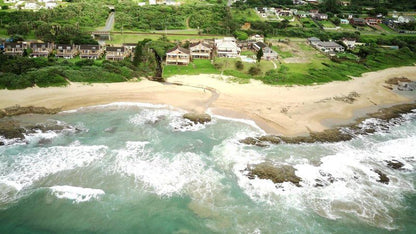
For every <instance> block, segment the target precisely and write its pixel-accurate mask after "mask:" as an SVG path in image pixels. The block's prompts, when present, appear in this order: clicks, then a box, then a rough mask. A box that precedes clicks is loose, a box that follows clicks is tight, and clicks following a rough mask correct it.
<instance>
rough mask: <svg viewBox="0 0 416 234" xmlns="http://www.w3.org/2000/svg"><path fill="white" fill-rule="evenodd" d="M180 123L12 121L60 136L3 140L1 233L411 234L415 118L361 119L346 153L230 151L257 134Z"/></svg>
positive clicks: (156, 116)
mask: <svg viewBox="0 0 416 234" xmlns="http://www.w3.org/2000/svg"><path fill="white" fill-rule="evenodd" d="M184 113H185V112H184V111H182V110H178V109H174V108H172V107H169V106H163V105H148V104H140V103H113V104H108V105H102V106H95V107H87V108H80V109H77V110H74V111H66V112H62V113H59V114H56V115H48V116H44V115H26V116H18V117H13V118H14V119H16V120H18V121H20V122H24V123H33V124H35V123H53V124H56V125H61V126H65V128H63V129H62V130H60V131H52V130H49V131H43V132H42V131H37V132H34V133H30V134H27V135H26V136H25V137H26V139H25V140H24V141H21V140H5V139H0V140H2V141H3V142H4V143H6V144H5V145H3V146H0V233H57V232H59V233H61V232H63V233H387V232H401V233H414V232H415V230H416V191H415V185H416V184H415V181H416V170H415V167H416V112H415V113H409V114H405V115H403V116H402V118H401V119H400V120H394V121H390V122H389V123H380V121H379V120H377V119H368V120H366V121H365V122H364V123H363V124H362V127H368V126H372V127H373V128H376V129H377V131H376V132H375V133H372V134H369V135H358V136H356V137H355V138H354V139H353V140H351V141H347V142H338V143H312V144H306V143H305V144H280V145H272V144H270V145H269V146H268V147H258V146H253V145H245V144H242V143H240V142H239V140H241V139H244V138H245V137H248V136H260V135H263V134H265V133H264V131H263V130H262V129H260V128H259V127H257V126H256V125H255V123H254V122H252V121H249V120H239V119H230V118H225V117H222V116H216V115H213V120H212V121H211V122H210V123H206V124H192V123H191V122H189V121H187V120H184V119H183V118H182V115H183V114H184ZM391 161H394V162H400V163H402V167H401V168H400V169H394V168H392V167H391V165H389V162H391ZM263 162H267V163H269V164H271V165H276V166H278V165H290V166H292V167H293V168H294V169H295V170H296V171H295V173H296V175H297V176H298V177H300V178H301V182H300V184H299V185H300V186H296V185H294V184H292V183H290V182H284V183H280V184H274V183H273V182H272V181H271V180H266V179H260V178H258V177H256V178H254V179H253V178H251V179H250V178H249V177H248V176H247V170H246V169H247V167H248V166H249V165H256V164H259V163H263ZM376 171H379V172H382V173H383V174H384V175H386V176H387V177H388V179H389V181H388V183H381V182H379V179H380V175H379V174H378V173H376Z"/></svg>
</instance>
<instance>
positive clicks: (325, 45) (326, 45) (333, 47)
mask: <svg viewBox="0 0 416 234" xmlns="http://www.w3.org/2000/svg"><path fill="white" fill-rule="evenodd" d="M316 48H317V49H318V50H320V51H322V52H325V53H330V52H342V51H344V50H345V48H344V47H343V46H342V45H340V44H338V43H335V42H333V41H322V42H319V43H317V44H316Z"/></svg>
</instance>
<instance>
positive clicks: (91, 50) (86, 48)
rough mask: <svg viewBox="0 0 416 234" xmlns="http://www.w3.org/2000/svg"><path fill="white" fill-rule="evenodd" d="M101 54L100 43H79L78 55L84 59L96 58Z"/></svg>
mask: <svg viewBox="0 0 416 234" xmlns="http://www.w3.org/2000/svg"><path fill="white" fill-rule="evenodd" d="M102 54H103V50H102V48H101V46H100V45H80V46H79V57H80V58H86V59H98V58H100V57H101V55H102Z"/></svg>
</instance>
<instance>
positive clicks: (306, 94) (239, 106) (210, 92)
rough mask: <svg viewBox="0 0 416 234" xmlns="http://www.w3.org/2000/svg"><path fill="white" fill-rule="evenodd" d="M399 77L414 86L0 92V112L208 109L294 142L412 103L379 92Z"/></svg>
mask: <svg viewBox="0 0 416 234" xmlns="http://www.w3.org/2000/svg"><path fill="white" fill-rule="evenodd" d="M398 76H405V77H407V78H409V79H411V80H414V81H416V66H412V67H400V68H390V69H386V70H383V71H378V72H370V73H366V74H363V76H362V77H358V78H353V79H352V80H350V81H343V82H332V83H328V84H323V85H314V86H294V87H279V86H269V85H265V84H263V83H261V82H259V81H252V82H251V83H250V84H236V83H232V82H227V77H221V76H219V75H197V76H175V77H171V78H169V79H168V81H169V82H173V83H180V84H183V85H182V86H178V85H166V84H161V83H156V82H151V81H147V80H144V81H141V82H126V83H113V84H108V83H106V84H91V85H84V84H80V83H73V84H71V85H70V86H68V87H64V88H29V89H25V90H13V91H10V90H0V97H1V99H0V108H5V107H8V106H12V105H16V104H18V105H21V106H28V105H33V106H44V107H48V108H57V107H62V108H63V109H64V110H70V109H74V108H78V107H81V106H90V105H97V104H106V103H111V102H121V101H129V102H145V103H152V104H167V105H171V106H174V107H178V108H181V109H185V110H188V111H197V112H202V111H207V110H208V109H209V110H210V111H211V112H213V113H215V114H220V115H225V116H229V117H238V118H250V119H253V120H254V121H256V123H257V124H258V125H259V126H260V127H262V128H263V129H265V130H266V131H267V132H269V133H275V134H283V135H288V136H293V135H300V134H305V133H308V131H322V130H324V129H326V128H328V127H330V126H329V125H330V124H329V123H332V124H336V123H346V122H347V121H350V120H352V119H354V118H355V117H357V115H358V114H365V112H370V111H371V112H374V111H375V110H377V109H378V108H382V107H386V106H389V105H394V104H401V103H406V102H413V101H414V100H411V99H409V98H408V97H404V96H402V95H399V94H397V93H395V92H393V91H391V90H389V89H387V88H385V87H383V86H384V82H385V81H386V80H387V79H389V78H392V77H398ZM351 94H353V96H354V99H355V100H354V101H353V102H352V103H350V102H348V101H345V99H344V98H345V97H347V96H349V95H351ZM357 94H358V95H359V96H357ZM343 99H344V100H343Z"/></svg>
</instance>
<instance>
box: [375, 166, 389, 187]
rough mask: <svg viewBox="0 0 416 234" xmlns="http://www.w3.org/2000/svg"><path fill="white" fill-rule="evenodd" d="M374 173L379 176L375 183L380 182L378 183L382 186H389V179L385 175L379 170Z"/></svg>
mask: <svg viewBox="0 0 416 234" xmlns="http://www.w3.org/2000/svg"><path fill="white" fill-rule="evenodd" d="M374 172H375V173H377V174H378V176H379V179H378V180H377V182H380V183H383V184H389V182H390V179H389V177H387V175H386V174H385V173H383V172H382V171H380V170H379V169H375V170H374Z"/></svg>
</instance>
